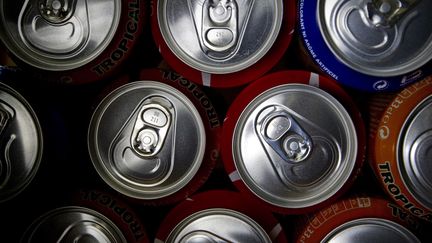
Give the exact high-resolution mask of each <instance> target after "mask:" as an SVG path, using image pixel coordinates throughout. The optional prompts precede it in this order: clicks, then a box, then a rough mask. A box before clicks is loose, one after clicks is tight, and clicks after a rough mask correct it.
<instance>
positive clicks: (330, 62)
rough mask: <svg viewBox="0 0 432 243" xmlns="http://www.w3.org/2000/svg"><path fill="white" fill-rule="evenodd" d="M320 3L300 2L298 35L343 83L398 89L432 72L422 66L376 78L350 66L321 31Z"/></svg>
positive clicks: (363, 87) (375, 89) (318, 61)
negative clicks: (334, 51) (339, 56)
mask: <svg viewBox="0 0 432 243" xmlns="http://www.w3.org/2000/svg"><path fill="white" fill-rule="evenodd" d="M318 2H319V1H318V0H315V1H314V0H300V1H299V8H298V9H299V10H298V11H299V12H298V15H299V25H300V26H299V34H300V37H301V38H302V41H303V45H304V47H305V48H306V50H307V52H308V54H309V56H310V57H311V58H312V59H313V60H314V62H315V64H316V65H317V66H318V67H319V68H320V69H321V70H322V71H323V72H325V73H327V74H328V75H329V76H330V77H332V78H333V79H335V80H337V81H338V82H339V83H341V84H342V85H345V86H347V87H350V88H353V89H357V90H362V91H367V92H380V91H386V92H387V91H398V90H401V89H403V88H404V87H405V86H407V85H408V84H411V83H413V82H416V81H419V80H420V79H422V78H423V77H425V76H426V75H427V74H428V73H430V71H429V70H430V69H427V68H425V67H423V68H422V69H419V70H415V71H413V72H411V73H408V74H406V75H399V76H393V77H376V76H370V75H366V74H363V73H360V72H357V71H355V70H354V69H351V68H349V67H348V66H346V65H345V64H343V63H342V62H340V61H339V60H338V59H337V57H336V56H335V55H334V54H333V52H332V51H331V50H330V48H329V47H328V46H327V44H326V42H325V40H324V37H323V36H322V34H321V30H320V28H319V24H318V19H317V17H318ZM426 70H427V71H426ZM426 72H428V73H426Z"/></svg>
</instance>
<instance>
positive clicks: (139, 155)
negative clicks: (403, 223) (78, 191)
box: [88, 81, 206, 199]
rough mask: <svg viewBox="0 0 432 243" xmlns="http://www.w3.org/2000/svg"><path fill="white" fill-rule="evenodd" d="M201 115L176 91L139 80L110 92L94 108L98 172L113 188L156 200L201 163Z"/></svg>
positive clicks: (92, 146) (92, 136)
mask: <svg viewBox="0 0 432 243" xmlns="http://www.w3.org/2000/svg"><path fill="white" fill-rule="evenodd" d="M205 144H206V134H205V130H204V125H203V122H202V119H201V117H200V115H199V113H198V111H197V110H196V108H195V106H194V104H193V103H192V102H191V101H190V100H189V99H188V98H187V97H186V96H185V95H184V94H183V93H181V92H180V91H178V90H177V89H175V88H173V87H171V86H169V85H166V84H163V83H159V82H153V81H137V82H133V83H130V84H127V85H124V86H122V87H120V88H118V89H117V90H115V91H113V92H111V93H110V94H109V95H107V96H106V97H105V99H104V100H103V101H102V102H101V103H100V104H99V106H98V107H97V108H96V110H95V112H94V114H93V117H92V120H91V123H90V128H89V133H88V146H89V152H90V156H91V159H92V162H93V164H94V166H95V168H96V170H97V171H98V173H99V175H100V176H101V177H102V178H103V179H104V180H105V181H106V182H107V183H108V184H109V185H110V186H111V187H113V188H114V189H116V190H117V191H119V192H121V193H123V194H125V195H128V196H130V197H134V198H139V199H157V198H162V197H165V196H168V195H171V194H173V193H175V192H176V191H178V190H180V189H181V188H183V187H184V186H185V185H186V184H187V183H188V182H189V181H190V180H191V179H192V178H193V177H194V175H195V174H196V172H197V171H198V169H199V167H200V166H201V163H202V160H203V156H204V150H205Z"/></svg>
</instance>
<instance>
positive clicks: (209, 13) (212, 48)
mask: <svg viewBox="0 0 432 243" xmlns="http://www.w3.org/2000/svg"><path fill="white" fill-rule="evenodd" d="M237 22H238V7H237V3H236V1H235V0H207V1H206V2H205V3H204V5H203V24H202V41H203V43H204V46H205V47H206V48H207V49H208V51H206V52H207V54H208V55H210V56H211V57H212V58H215V59H226V58H228V57H229V56H230V55H231V54H232V53H233V50H232V49H233V47H234V46H235V45H236V43H237V40H238V24H237ZM212 52H216V53H212Z"/></svg>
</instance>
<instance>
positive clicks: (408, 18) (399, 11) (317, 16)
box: [298, 0, 432, 92]
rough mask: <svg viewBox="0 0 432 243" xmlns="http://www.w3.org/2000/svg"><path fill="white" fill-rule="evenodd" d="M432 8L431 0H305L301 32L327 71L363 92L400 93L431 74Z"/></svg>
mask: <svg viewBox="0 0 432 243" xmlns="http://www.w3.org/2000/svg"><path fill="white" fill-rule="evenodd" d="M399 3H400V4H399ZM431 7H432V3H431V2H429V1H406V2H404V4H402V3H401V2H400V1H356V2H353V1H333V0H317V1H304V0H301V1H300V2H299V8H298V9H299V30H300V35H301V39H302V43H303V45H304V47H305V49H306V50H307V52H308V55H309V56H310V57H311V58H312V59H313V60H314V62H315V64H316V65H317V66H318V67H319V68H320V69H321V70H322V71H323V72H324V73H326V74H328V75H329V76H331V77H333V78H334V79H336V80H338V81H339V82H341V83H342V84H344V85H346V86H349V87H351V88H355V89H359V90H362V91H371V92H376V91H396V90H401V89H402V88H403V87H405V86H407V85H409V84H410V83H413V82H415V81H419V80H421V78H423V77H425V76H427V75H428V74H430V60H431V53H432V44H431V43H432V42H431V40H432V28H431V27H430V25H429V24H428V23H430V22H431V20H432V17H431V16H430V14H429V13H428V11H427V10H428V9H430V8H431ZM414 43H415V44H414ZM426 64H427V65H426Z"/></svg>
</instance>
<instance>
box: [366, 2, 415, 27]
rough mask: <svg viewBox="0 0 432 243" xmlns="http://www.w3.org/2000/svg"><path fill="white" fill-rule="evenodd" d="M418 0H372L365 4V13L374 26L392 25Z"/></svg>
mask: <svg viewBox="0 0 432 243" xmlns="http://www.w3.org/2000/svg"><path fill="white" fill-rule="evenodd" d="M418 2H420V0H372V1H370V2H368V3H367V4H366V15H367V17H368V19H369V21H370V22H371V23H372V24H373V25H374V26H375V27H381V26H383V27H392V26H394V25H395V24H396V22H398V21H399V19H401V18H402V17H403V16H404V15H405V14H406V13H407V12H408V11H409V10H411V9H412V8H413V7H414V6H415V5H416V4H417V3H418Z"/></svg>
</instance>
